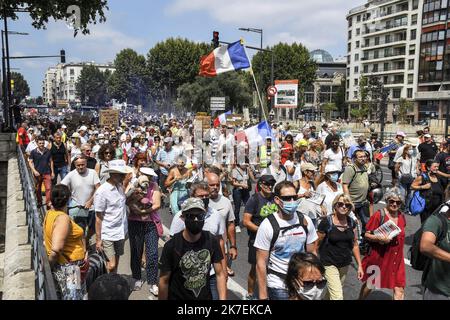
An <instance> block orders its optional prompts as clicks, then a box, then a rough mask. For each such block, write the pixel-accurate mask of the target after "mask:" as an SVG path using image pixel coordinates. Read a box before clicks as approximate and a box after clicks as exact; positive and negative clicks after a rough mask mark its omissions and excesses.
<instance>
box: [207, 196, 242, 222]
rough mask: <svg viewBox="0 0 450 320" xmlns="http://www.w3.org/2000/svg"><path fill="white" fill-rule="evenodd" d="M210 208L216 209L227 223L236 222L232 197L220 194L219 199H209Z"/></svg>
mask: <svg viewBox="0 0 450 320" xmlns="http://www.w3.org/2000/svg"><path fill="white" fill-rule="evenodd" d="M209 208H212V209H214V210H216V211H217V212H218V213H219V214H220V216H221V217H222V219H223V221H224V222H225V225H226V223H227V222H234V220H235V219H236V217H235V216H234V209H233V206H232V204H231V201H230V199H228V198H227V197H224V196H223V195H221V194H219V196H218V197H217V199H209Z"/></svg>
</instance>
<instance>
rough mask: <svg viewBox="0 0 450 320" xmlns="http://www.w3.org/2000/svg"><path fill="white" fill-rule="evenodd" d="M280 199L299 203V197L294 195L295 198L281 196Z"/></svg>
mask: <svg viewBox="0 0 450 320" xmlns="http://www.w3.org/2000/svg"><path fill="white" fill-rule="evenodd" d="M278 198H280V199H281V200H283V201H297V199H298V195H294V196H279V197H278Z"/></svg>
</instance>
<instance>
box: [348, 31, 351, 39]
mask: <svg viewBox="0 0 450 320" xmlns="http://www.w3.org/2000/svg"><path fill="white" fill-rule="evenodd" d="M351 38H352V30H350V31H349V32H348V40H350V39H351Z"/></svg>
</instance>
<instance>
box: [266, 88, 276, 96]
mask: <svg viewBox="0 0 450 320" xmlns="http://www.w3.org/2000/svg"><path fill="white" fill-rule="evenodd" d="M277 92H278V90H277V87H275V86H270V87H268V88H267V94H268V95H269V97H273V96H275V95H276V94H277Z"/></svg>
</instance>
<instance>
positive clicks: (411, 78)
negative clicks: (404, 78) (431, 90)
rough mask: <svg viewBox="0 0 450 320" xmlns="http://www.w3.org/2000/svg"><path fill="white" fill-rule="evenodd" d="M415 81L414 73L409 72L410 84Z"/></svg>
mask: <svg viewBox="0 0 450 320" xmlns="http://www.w3.org/2000/svg"><path fill="white" fill-rule="evenodd" d="M413 82H414V75H413V74H408V84H412V83H413Z"/></svg>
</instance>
